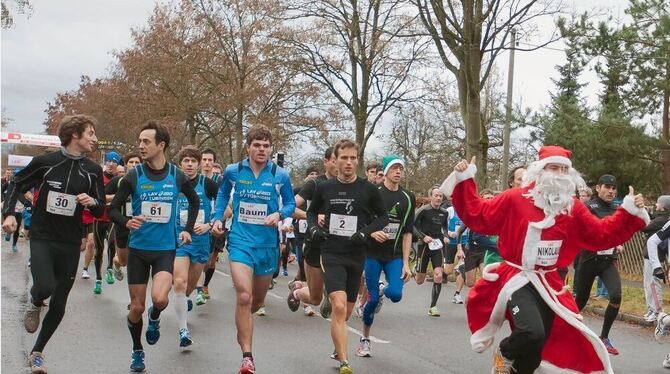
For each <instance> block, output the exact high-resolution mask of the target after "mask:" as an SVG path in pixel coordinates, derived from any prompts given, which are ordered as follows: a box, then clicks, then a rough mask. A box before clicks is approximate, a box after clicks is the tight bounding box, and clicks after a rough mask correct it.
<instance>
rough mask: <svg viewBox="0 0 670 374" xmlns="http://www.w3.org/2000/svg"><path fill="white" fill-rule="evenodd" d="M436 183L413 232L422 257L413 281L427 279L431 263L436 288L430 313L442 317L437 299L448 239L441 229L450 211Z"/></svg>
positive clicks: (415, 221) (429, 192)
mask: <svg viewBox="0 0 670 374" xmlns="http://www.w3.org/2000/svg"><path fill="white" fill-rule="evenodd" d="M438 187H439V186H433V187H431V188H430V190H428V196H430V204H426V205H424V206H422V207H421V208H419V209H418V210H417V211H416V218H415V219H414V235H416V237H417V238H418V239H419V247H418V250H419V251H418V253H419V260H418V261H417V273H416V277H415V278H414V280H415V281H416V284H419V285H421V284H423V282H424V281H425V280H426V271H427V270H428V263H429V262H430V263H431V264H432V265H433V288H432V291H431V297H430V309H428V315H429V316H431V317H439V316H440V310H439V309H438V308H437V300H438V298H439V297H440V292H441V291H442V273H443V268H442V266H443V264H444V256H443V252H442V247H443V246H444V244H445V243H447V242H448V240H446V239H445V238H444V234H443V233H442V228H443V227H444V226H446V223H447V220H448V218H449V214H448V213H447V211H446V209H443V208H442V207H441V205H442V200H443V199H444V195H443V194H442V191H440V189H439V188H438Z"/></svg>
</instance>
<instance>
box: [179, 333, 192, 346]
mask: <svg viewBox="0 0 670 374" xmlns="http://www.w3.org/2000/svg"><path fill="white" fill-rule="evenodd" d="M191 344H193V339H191V334H190V333H189V332H188V329H181V330H179V346H180V347H188V346H189V345H191Z"/></svg>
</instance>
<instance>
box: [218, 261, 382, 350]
mask: <svg viewBox="0 0 670 374" xmlns="http://www.w3.org/2000/svg"><path fill="white" fill-rule="evenodd" d="M214 271H215V272H217V273H219V274H221V275H223V276H224V277H230V274H228V273H224V272H222V271H221V270H214ZM268 295H270V296H272V297H274V298H275V299H279V300H284V298H283V297H281V296H279V295H277V294H276V293H274V292H272V291H268ZM324 320H326V321H328V322H330V318H324ZM347 330H349V331H351V332H353V333H354V334H356V335H358V336H360V337H363V332H361V331H360V330H356V329H355V328H353V327H351V326H349V325H347ZM370 341H371V342H373V343H381V344H389V343H391V341H389V340H384V339H379V338H377V337H375V336H372V335H370Z"/></svg>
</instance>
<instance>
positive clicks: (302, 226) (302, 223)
mask: <svg viewBox="0 0 670 374" xmlns="http://www.w3.org/2000/svg"><path fill="white" fill-rule="evenodd" d="M298 232H299V233H301V234H304V233H306V232H307V220H306V219H301V220H299V221H298Z"/></svg>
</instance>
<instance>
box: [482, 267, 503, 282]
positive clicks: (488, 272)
mask: <svg viewBox="0 0 670 374" xmlns="http://www.w3.org/2000/svg"><path fill="white" fill-rule="evenodd" d="M499 267H500V262H494V263H492V264H488V265H486V266H484V269H483V270H482V278H484V279H486V280H487V281H489V282H495V281H497V280H498V278H500V276H499V275H498V274H497V273H494V272H493V270H495V269H497V268H499Z"/></svg>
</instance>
